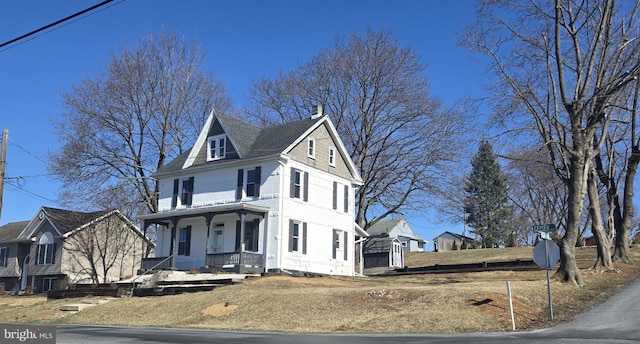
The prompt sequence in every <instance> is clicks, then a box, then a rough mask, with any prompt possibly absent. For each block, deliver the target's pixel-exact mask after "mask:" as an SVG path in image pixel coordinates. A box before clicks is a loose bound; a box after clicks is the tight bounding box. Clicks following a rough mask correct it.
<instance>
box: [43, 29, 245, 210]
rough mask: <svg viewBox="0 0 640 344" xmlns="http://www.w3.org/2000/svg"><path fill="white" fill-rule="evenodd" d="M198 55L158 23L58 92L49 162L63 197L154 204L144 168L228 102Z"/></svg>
mask: <svg viewBox="0 0 640 344" xmlns="http://www.w3.org/2000/svg"><path fill="white" fill-rule="evenodd" d="M203 58H204V56H203V54H202V53H201V52H200V47H199V45H198V44H197V42H195V41H187V40H185V39H184V38H182V37H181V36H179V35H178V34H177V33H176V32H174V31H170V30H169V31H165V30H162V31H160V32H158V33H156V34H152V35H150V36H149V37H147V38H146V39H145V40H140V41H139V42H138V43H137V45H135V46H126V47H124V48H123V49H122V50H121V51H120V52H119V54H118V55H114V56H112V57H111V60H110V62H109V64H108V65H107V66H106V69H105V71H103V72H102V73H100V74H99V75H97V76H94V77H88V78H86V79H84V80H82V81H81V82H80V83H78V84H76V85H74V86H73V87H72V90H71V91H69V92H67V93H65V94H64V95H63V102H64V105H65V106H66V108H67V112H66V113H65V114H64V115H63V116H62V117H61V118H60V119H58V120H56V121H55V122H54V125H55V127H56V129H57V133H58V135H59V137H60V140H61V141H62V146H61V148H60V149H59V150H58V151H56V152H53V153H52V154H51V155H50V158H51V159H50V160H51V165H50V166H49V168H50V170H51V171H52V172H53V173H54V174H55V175H56V176H57V178H59V179H60V180H61V181H62V183H63V188H64V191H65V193H66V194H67V195H70V196H68V197H65V198H66V199H67V200H76V201H77V202H79V203H83V204H87V203H89V204H94V205H95V203H92V202H93V201H94V200H96V199H98V200H105V199H108V200H117V201H118V202H119V203H118V204H117V205H118V208H121V206H122V205H123V204H125V205H127V206H129V207H131V208H134V210H132V211H131V212H138V211H141V212H147V211H150V212H153V211H156V210H157V199H156V194H157V192H158V189H157V188H158V186H157V183H156V182H155V181H154V180H153V179H151V177H150V175H151V173H153V172H155V171H156V170H157V169H158V168H159V167H161V166H162V165H164V163H165V162H166V161H167V160H168V159H171V158H173V157H175V156H177V155H178V154H180V153H182V152H183V151H184V150H185V149H187V148H189V147H190V146H191V145H192V144H193V141H194V140H195V138H196V137H197V133H198V131H199V130H200V129H201V127H202V125H203V124H204V121H205V120H206V116H207V114H208V113H209V112H210V111H211V109H212V108H213V107H216V108H218V109H219V110H222V111H227V110H231V109H232V107H231V101H230V100H229V98H228V97H227V96H226V93H225V89H224V87H223V86H222V85H221V84H220V83H218V82H216V81H215V80H214V79H213V77H212V75H211V74H208V73H205V72H203V71H202V70H201V64H202V61H203ZM98 193H101V194H110V195H111V196H109V197H97V198H96V197H95V195H97V194H98ZM116 196H117V197H116ZM112 206H113V205H112ZM136 206H137V208H136Z"/></svg>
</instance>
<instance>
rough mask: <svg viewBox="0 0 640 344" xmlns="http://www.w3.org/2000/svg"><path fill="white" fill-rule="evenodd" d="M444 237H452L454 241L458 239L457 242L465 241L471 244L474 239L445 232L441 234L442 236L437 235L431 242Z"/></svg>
mask: <svg viewBox="0 0 640 344" xmlns="http://www.w3.org/2000/svg"><path fill="white" fill-rule="evenodd" d="M445 235H449V236H452V237H454V238H455V239H458V240H460V241H462V240H466V241H471V242H473V241H474V240H475V239H473V238H470V237H468V236H464V235H460V234H457V233H453V232H449V231H445V232H443V233H442V234H440V235H438V236H437V237H435V238H434V239H433V240H434V241H435V240H436V239H438V238H439V237H441V236H445Z"/></svg>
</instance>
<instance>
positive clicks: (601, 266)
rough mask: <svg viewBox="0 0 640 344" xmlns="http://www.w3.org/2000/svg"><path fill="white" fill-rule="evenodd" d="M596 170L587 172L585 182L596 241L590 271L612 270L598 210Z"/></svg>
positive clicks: (592, 169) (606, 240)
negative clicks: (595, 256) (594, 258)
mask: <svg viewBox="0 0 640 344" xmlns="http://www.w3.org/2000/svg"><path fill="white" fill-rule="evenodd" d="M596 178H597V176H596V170H595V168H593V167H592V168H591V169H590V170H589V177H588V180H587V192H588V194H589V213H590V215H591V232H592V233H593V237H594V238H595V240H596V244H597V249H598V257H597V259H596V262H595V264H594V265H593V267H592V269H594V270H607V271H610V270H613V262H612V261H611V248H610V245H609V238H607V236H606V234H605V232H604V221H603V220H602V213H601V209H600V194H599V193H598V183H597V181H596Z"/></svg>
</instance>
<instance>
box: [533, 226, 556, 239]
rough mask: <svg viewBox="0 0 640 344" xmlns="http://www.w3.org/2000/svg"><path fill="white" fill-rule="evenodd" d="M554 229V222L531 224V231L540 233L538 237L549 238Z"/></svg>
mask: <svg viewBox="0 0 640 344" xmlns="http://www.w3.org/2000/svg"><path fill="white" fill-rule="evenodd" d="M555 230H556V224H555V223H547V224H545V225H536V226H533V231H534V232H538V233H540V238H542V239H544V240H551V234H552V233H553V232H554V231H555Z"/></svg>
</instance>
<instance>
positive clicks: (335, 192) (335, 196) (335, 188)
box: [333, 182, 338, 210]
mask: <svg viewBox="0 0 640 344" xmlns="http://www.w3.org/2000/svg"><path fill="white" fill-rule="evenodd" d="M336 209H338V183H337V182H333V210H336Z"/></svg>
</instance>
